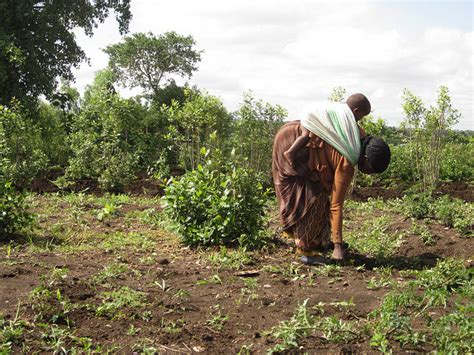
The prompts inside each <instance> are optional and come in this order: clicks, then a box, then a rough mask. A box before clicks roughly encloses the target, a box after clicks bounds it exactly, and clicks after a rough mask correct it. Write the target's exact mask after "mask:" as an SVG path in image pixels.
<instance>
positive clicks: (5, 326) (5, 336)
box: [0, 303, 26, 354]
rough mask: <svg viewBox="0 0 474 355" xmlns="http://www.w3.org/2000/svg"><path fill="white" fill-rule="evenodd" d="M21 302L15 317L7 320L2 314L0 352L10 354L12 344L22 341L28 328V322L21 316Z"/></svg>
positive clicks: (0, 315)
mask: <svg viewBox="0 0 474 355" xmlns="http://www.w3.org/2000/svg"><path fill="white" fill-rule="evenodd" d="M19 315H20V303H18V306H17V309H16V314H15V318H13V319H11V320H8V321H7V320H6V319H5V318H4V317H3V316H2V314H0V353H2V354H9V353H10V352H11V351H12V345H15V344H18V345H19V343H20V340H21V339H22V337H23V333H24V332H25V330H26V323H25V322H24V321H22V320H21V319H20V317H19Z"/></svg>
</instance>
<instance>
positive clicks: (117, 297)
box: [95, 286, 147, 319]
mask: <svg viewBox="0 0 474 355" xmlns="http://www.w3.org/2000/svg"><path fill="white" fill-rule="evenodd" d="M100 298H101V299H102V304H101V305H100V306H98V307H97V309H96V312H95V313H96V315H97V316H105V317H108V318H112V319H115V318H125V317H126V315H125V313H124V310H125V309H134V308H135V309H136V308H143V307H145V306H146V305H147V303H146V294H145V293H144V292H140V291H135V290H132V289H131V288H129V287H126V286H124V287H121V288H120V289H118V290H115V291H105V292H102V293H101V294H100ZM136 315H137V313H135V314H134V316H133V317H134V318H135V317H136Z"/></svg>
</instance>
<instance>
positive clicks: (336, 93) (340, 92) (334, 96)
mask: <svg viewBox="0 0 474 355" xmlns="http://www.w3.org/2000/svg"><path fill="white" fill-rule="evenodd" d="M345 94H346V89H345V88H343V87H342V86H336V87H335V88H333V89H332V92H331V94H330V95H329V97H328V100H329V101H332V102H342V101H343V100H344V95H345Z"/></svg>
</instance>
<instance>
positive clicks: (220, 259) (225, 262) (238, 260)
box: [208, 246, 253, 270]
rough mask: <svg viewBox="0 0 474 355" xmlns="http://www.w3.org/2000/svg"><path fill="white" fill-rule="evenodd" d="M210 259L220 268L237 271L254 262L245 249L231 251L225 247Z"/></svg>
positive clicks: (211, 255)
mask: <svg viewBox="0 0 474 355" xmlns="http://www.w3.org/2000/svg"><path fill="white" fill-rule="evenodd" d="M208 258H209V261H210V262H211V264H212V265H214V266H217V267H218V268H229V269H235V270H238V269H240V268H241V267H242V266H245V265H248V264H250V263H252V262H253V260H252V258H251V257H250V256H249V254H248V253H247V250H246V248H244V247H241V248H238V249H235V250H229V249H227V248H226V247H225V246H221V247H220V249H219V251H218V252H213V253H211V254H210V255H209V257H208Z"/></svg>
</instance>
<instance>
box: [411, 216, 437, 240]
mask: <svg viewBox="0 0 474 355" xmlns="http://www.w3.org/2000/svg"><path fill="white" fill-rule="evenodd" d="M411 232H412V233H413V234H414V235H418V236H420V239H421V241H422V242H423V244H425V245H433V244H435V243H436V240H435V238H434V236H433V234H431V232H430V229H429V228H428V226H427V225H426V224H419V223H417V222H416V221H415V220H413V221H412V225H411Z"/></svg>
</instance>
